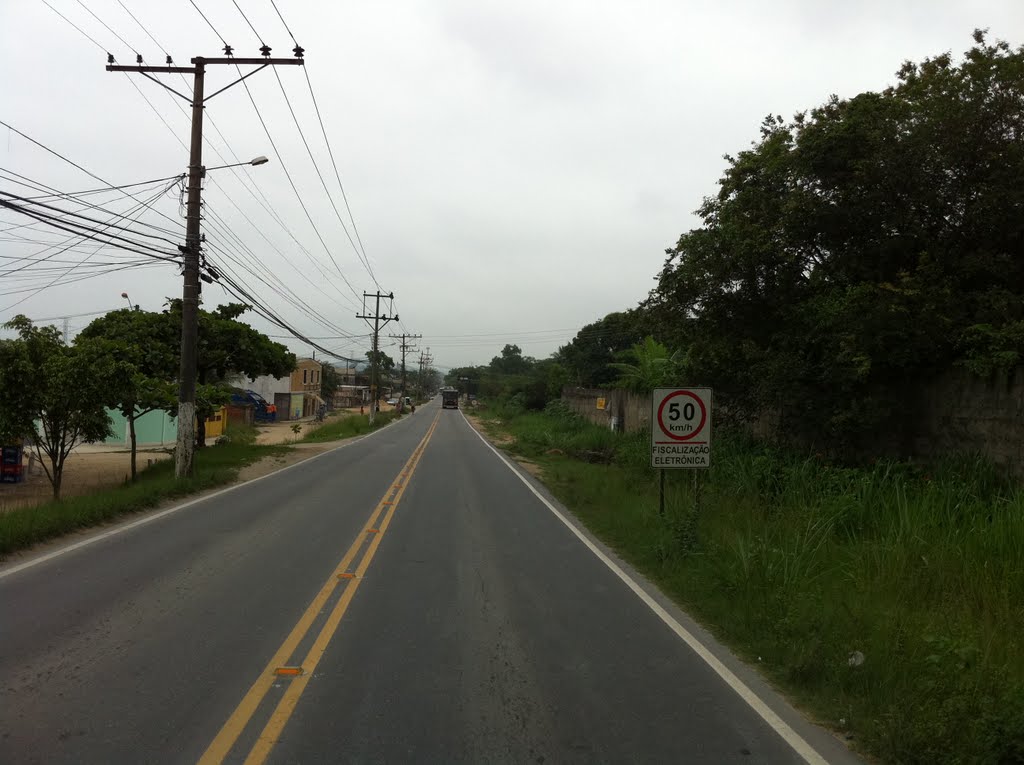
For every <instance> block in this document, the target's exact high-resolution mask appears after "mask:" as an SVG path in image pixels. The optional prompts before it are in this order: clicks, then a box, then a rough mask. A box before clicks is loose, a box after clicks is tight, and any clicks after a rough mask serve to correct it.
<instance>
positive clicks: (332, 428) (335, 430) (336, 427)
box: [299, 412, 398, 444]
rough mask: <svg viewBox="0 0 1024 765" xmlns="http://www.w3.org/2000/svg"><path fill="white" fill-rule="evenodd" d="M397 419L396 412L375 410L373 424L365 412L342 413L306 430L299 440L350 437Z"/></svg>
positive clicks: (317, 442) (314, 440)
mask: <svg viewBox="0 0 1024 765" xmlns="http://www.w3.org/2000/svg"><path fill="white" fill-rule="evenodd" d="M397 419H398V414H397V413H396V412H377V414H376V415H375V416H374V418H373V425H370V421H369V417H367V416H366V415H365V414H349V415H343V416H341V417H337V418H330V419H328V420H327V421H326V422H325V423H324V424H323V425H321V426H319V427H316V428H313V429H312V430H309V431H308V432H306V433H305V434H304V435H303V436H302V438H301V439H299V440H300V441H301V442H302V443H307V444H319V443H324V442H325V441H337V440H339V439H343V438H352V437H353V436H361V435H363V434H364V433H371V432H372V431H374V430H377V429H378V428H382V427H384V426H385V425H387V424H388V423H389V422H393V421H394V420H397Z"/></svg>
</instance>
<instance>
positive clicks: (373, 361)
mask: <svg viewBox="0 0 1024 765" xmlns="http://www.w3.org/2000/svg"><path fill="white" fill-rule="evenodd" d="M366 298H373V299H374V300H376V301H377V302H376V305H375V307H374V310H373V315H370V314H368V313H366ZM394 299H395V293H394V292H389V293H388V294H387V295H382V294H381V292H380V290H378V291H377V292H364V293H363V312H362V313H357V314H356V318H357V319H363V320H364V321H366V323H367V324H370V320H371V319H372V320H373V324H370V326H371V327H373V353H372V354H371V358H370V424H371V425H372V424H373V418H374V414H375V413H376V411H377V387H378V377H379V376H378V372H377V363H378V362H377V348H378V344H379V343H378V341H379V338H380V328H381V326H383V325H382V324H381V322H384V324H385V325H386V324H387V323H388V322H390V321H398V314H395V315H394V316H388V315H387V314H381V312H380V301H381V300H390V301H392V303H393V301H394ZM388 310H391V306H389V307H388Z"/></svg>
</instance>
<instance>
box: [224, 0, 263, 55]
mask: <svg viewBox="0 0 1024 765" xmlns="http://www.w3.org/2000/svg"><path fill="white" fill-rule="evenodd" d="M231 2H233V3H234V4H235V7H236V8H237V9H238V12H239V13H240V14H242V18H243V19H245V23H246V24H248V25H249V29H251V30H252V33H253V34H254V35H256V39H257V40H259V41H260V45H262V46H263V47H264V48H266V47H267V44H266V43H265V42H263V38H262V37H260V33H259V32H257V31H256V27H254V26H253V25H252V22H251V21H249V17H248V16H246V15H245V11H243V10H242V6H240V5H239V4H238V0H231Z"/></svg>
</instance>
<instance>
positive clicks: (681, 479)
mask: <svg viewBox="0 0 1024 765" xmlns="http://www.w3.org/2000/svg"><path fill="white" fill-rule="evenodd" d="M494 427H502V428H505V429H507V430H508V431H509V432H510V433H511V434H512V435H513V436H514V437H515V439H516V440H515V443H514V445H512V447H511V448H512V450H513V451H516V452H518V453H520V454H522V455H524V456H527V457H529V458H530V459H532V460H535V461H539V462H540V463H541V464H542V465H543V466H544V470H545V473H544V474H545V478H546V480H547V481H548V482H549V483H550V484H551V486H552V488H553V490H554V491H555V492H556V494H558V495H559V496H560V498H561V499H562V500H563V501H565V502H566V504H567V505H568V506H569V507H571V508H572V509H573V510H574V511H575V512H577V513H578V514H579V515H580V517H581V519H582V520H583V521H584V522H585V523H586V524H587V525H588V526H589V527H591V528H592V530H593V531H594V532H595V533H597V534H598V535H600V536H601V537H602V538H604V539H605V541H606V542H608V543H609V544H610V545H612V546H613V547H615V548H616V549H617V550H619V552H620V553H621V554H622V555H623V556H624V557H626V558H627V559H628V560H630V561H631V562H632V563H633V564H634V565H636V566H637V567H638V568H639V569H641V570H643V571H644V572H645V573H646V574H648V575H649V576H651V577H652V578H653V579H655V580H656V581H658V582H659V583H660V584H661V585H662V586H663V587H664V588H665V589H666V590H668V591H669V592H670V593H671V594H672V595H673V596H674V597H676V598H677V599H678V600H679V601H680V602H682V603H683V604H685V605H686V606H687V607H688V608H689V609H690V610H691V611H692V612H693V613H694V614H695V615H697V616H699V617H700V618H702V619H703V620H704V621H705V623H707V624H708V626H709V627H711V628H712V629H713V630H714V631H716V632H717V633H718V634H719V635H720V637H721V638H722V639H724V640H725V641H727V642H729V643H731V644H732V645H733V646H734V647H735V648H736V649H737V650H738V651H739V652H740V653H741V654H743V655H745V656H747V657H748V658H750V659H751V660H753V661H757V662H759V663H760V666H762V667H764V668H765V669H766V671H767V672H768V673H769V674H770V675H771V676H772V677H773V678H774V679H775V680H776V681H778V682H779V683H780V684H781V685H782V686H783V687H784V688H786V689H788V690H789V691H790V692H791V693H792V694H793V695H794V696H796V697H797V698H798V699H799V700H800V701H801V702H803V703H804V704H805V705H806V706H808V707H809V708H811V709H812V710H814V711H815V712H816V713H817V714H818V715H819V716H820V717H821V719H822V720H823V721H824V722H825V723H826V724H829V725H831V726H832V727H834V728H835V729H837V730H840V731H842V732H844V733H845V734H847V735H848V736H850V737H851V738H852V739H853V741H854V742H855V743H857V744H859V745H860V746H861V747H863V748H864V749H866V750H867V751H870V752H872V753H873V754H875V755H877V756H879V757H881V758H882V759H883V760H884V761H887V762H900V763H937V762H942V763H981V762H984V763H989V762H990V763H1011V762H1014V763H1015V762H1024V493H1022V491H1021V490H1020V488H1019V487H1017V486H1016V485H1013V484H1011V483H1010V482H1009V481H1007V480H1006V479H1005V478H1004V477H1002V476H1001V474H1000V473H999V471H998V470H996V469H995V468H994V467H993V466H992V465H991V464H989V463H988V462H986V461H984V460H982V459H979V458H973V457H962V458H957V459H949V460H946V461H944V462H942V463H939V464H936V465H933V466H931V467H930V468H922V467H918V466H911V465H907V464H902V463H895V462H879V463H877V464H875V465H874V466H872V467H871V468H869V469H851V468H845V467H842V466H837V465H832V464H829V463H827V462H825V461H823V460H821V459H819V458H817V457H814V456H808V455H797V454H792V453H788V452H785V451H782V450H779V449H773V448H770V447H766V446H763V445H759V444H757V443H754V442H752V441H750V440H749V439H745V438H742V437H737V436H734V435H730V434H728V433H722V432H720V433H719V434H717V435H716V443H715V450H714V454H713V462H712V467H711V469H710V470H709V471H707V472H706V474H702V475H698V476H694V475H693V474H692V473H690V472H688V471H671V472H670V473H669V474H668V476H667V479H668V480H667V505H666V513H665V515H664V516H661V515H659V513H658V493H657V492H658V490H657V475H656V473H655V471H653V470H652V469H650V468H649V467H648V459H649V456H648V451H647V445H646V443H647V442H646V434H633V435H628V436H616V435H614V434H611V433H609V432H607V431H605V430H603V429H601V428H598V427H595V426H592V425H590V424H588V423H585V422H583V421H582V420H580V419H578V418H573V417H571V416H568V415H566V414H565V413H564V412H558V411H555V412H553V413H547V414H536V413H535V414H520V415H518V416H513V417H512V418H510V419H506V420H504V421H503V422H502V424H501V425H500V426H498V425H494ZM593 453H604V454H608V453H610V454H611V455H612V456H611V458H610V461H609V464H594V460H592V459H590V457H589V456H588V455H591V454H593ZM698 487H699V491H698Z"/></svg>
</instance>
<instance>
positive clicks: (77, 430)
mask: <svg viewBox="0 0 1024 765" xmlns="http://www.w3.org/2000/svg"><path fill="white" fill-rule="evenodd" d="M4 326H5V327H6V328H8V329H13V330H15V331H17V333H18V338H17V339H15V340H4V341H0V361H2V362H3V363H2V364H0V412H2V414H0V431H2V432H0V437H2V439H3V440H5V441H6V440H8V439H11V438H15V439H28V440H30V441H31V443H32V448H34V449H35V451H36V454H37V456H38V457H39V461H40V463H41V464H42V465H43V469H44V470H45V471H46V476H47V478H49V480H50V485H51V487H52V488H53V498H54V499H55V500H58V499H60V492H61V484H62V481H63V478H64V464H65V462H66V460H67V457H68V455H69V454H70V453H71V450H72V449H73V448H74V447H75V446H76V445H78V444H79V443H82V442H86V443H91V442H93V441H99V440H102V439H104V438H106V437H107V436H109V435H110V418H109V417H108V416H107V412H106V407H107V405H108V404H110V403H112V402H113V401H115V400H116V399H117V398H118V396H119V393H120V391H119V387H120V385H121V384H122V381H123V380H124V379H126V377H128V376H130V375H131V373H132V368H131V365H130V364H126V363H124V362H121V361H118V360H117V359H116V350H117V349H116V348H115V347H114V346H112V345H111V344H110V343H107V342H105V341H103V340H86V341H83V342H82V343H79V344H76V345H74V346H68V345H67V344H66V343H65V342H64V339H63V338H62V337H61V334H60V332H58V331H57V329H56V328H54V327H36V326H34V325H33V324H32V322H31V321H30V320H29V319H28V318H26V317H25V316H21V315H19V316H16V317H15V318H14V319H12V320H11V321H9V322H7V323H6V324H5V325H4ZM37 423H38V425H37ZM44 457H45V459H44Z"/></svg>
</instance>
